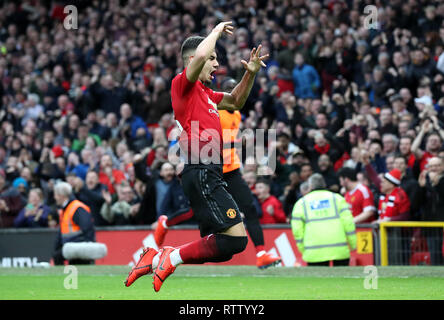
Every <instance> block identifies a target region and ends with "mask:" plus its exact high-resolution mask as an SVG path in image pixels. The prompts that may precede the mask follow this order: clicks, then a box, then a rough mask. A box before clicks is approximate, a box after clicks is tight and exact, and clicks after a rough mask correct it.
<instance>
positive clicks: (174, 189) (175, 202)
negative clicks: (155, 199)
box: [161, 179, 191, 218]
mask: <svg viewBox="0 0 444 320" xmlns="http://www.w3.org/2000/svg"><path fill="white" fill-rule="evenodd" d="M161 208H162V209H161V211H162V214H165V215H167V216H168V218H173V217H176V216H178V215H180V214H182V213H185V212H187V211H188V210H190V208H191V206H190V202H189V200H188V198H187V197H186V195H185V193H184V191H183V187H182V184H181V183H180V181H179V180H178V179H174V180H173V181H172V184H171V186H170V188H169V189H168V191H167V193H166V195H165V198H164V199H163V202H162V205H161Z"/></svg>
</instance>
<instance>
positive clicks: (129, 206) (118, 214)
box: [100, 182, 139, 225]
mask: <svg viewBox="0 0 444 320" xmlns="http://www.w3.org/2000/svg"><path fill="white" fill-rule="evenodd" d="M116 193H117V199H116V201H113V199H112V197H111V194H110V193H109V192H108V191H106V190H105V191H103V192H102V196H103V198H104V200H105V201H104V202H103V205H102V208H101V209H100V215H101V216H102V218H103V219H104V220H106V221H107V222H108V224H109V225H127V224H131V223H132V218H133V216H134V215H136V214H137V212H138V209H139V205H138V204H137V203H134V192H133V190H132V189H131V187H130V185H129V184H128V183H127V182H125V183H122V184H120V185H118V186H116Z"/></svg>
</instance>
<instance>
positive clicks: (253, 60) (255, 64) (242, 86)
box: [217, 45, 269, 110]
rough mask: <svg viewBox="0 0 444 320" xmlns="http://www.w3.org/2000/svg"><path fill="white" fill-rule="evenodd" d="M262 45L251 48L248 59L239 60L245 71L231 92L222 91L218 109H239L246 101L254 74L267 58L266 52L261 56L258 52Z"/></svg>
mask: <svg viewBox="0 0 444 320" xmlns="http://www.w3.org/2000/svg"><path fill="white" fill-rule="evenodd" d="M261 49H262V45H259V46H258V47H257V50H256V48H253V50H251V53H250V59H249V61H248V62H247V61H245V60H241V63H242V64H243V65H244V68H245V73H244V76H243V77H242V80H241V81H240V82H239V84H238V85H237V86H236V87H235V88H234V89H233V91H231V93H224V98H223V99H222V101H221V102H220V103H219V104H218V106H217V108H218V109H219V110H240V109H242V107H243V106H244V104H245V101H247V98H248V96H249V94H250V91H251V88H252V87H253V83H254V79H255V77H256V74H257V73H258V72H259V70H260V69H261V67H266V65H265V63H264V60H265V59H267V58H268V56H269V55H268V54H266V55H263V56H261V55H260V52H261Z"/></svg>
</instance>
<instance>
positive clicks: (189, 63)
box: [182, 21, 234, 82]
mask: <svg viewBox="0 0 444 320" xmlns="http://www.w3.org/2000/svg"><path fill="white" fill-rule="evenodd" d="M231 24H232V22H231V21H227V22H221V23H219V24H218V25H217V26H216V27H214V29H213V30H212V31H211V33H210V34H209V35H208V36H207V37H206V38H205V39H204V40H203V41H202V42H201V43H200V44H199V46H198V47H197V48H196V50H195V51H194V48H193V50H187V48H182V59H183V61H184V64H185V66H186V67H187V70H186V77H187V79H188V81H190V82H196V81H197V80H198V79H199V75H200V72H201V71H202V68H203V67H204V65H205V62H206V61H207V60H208V59H209V58H210V57H211V54H213V52H214V49H215V47H216V41H217V40H218V39H219V38H220V37H221V36H222V35H223V34H224V33H227V34H230V35H231V34H233V29H234V27H233V26H232V25H231Z"/></svg>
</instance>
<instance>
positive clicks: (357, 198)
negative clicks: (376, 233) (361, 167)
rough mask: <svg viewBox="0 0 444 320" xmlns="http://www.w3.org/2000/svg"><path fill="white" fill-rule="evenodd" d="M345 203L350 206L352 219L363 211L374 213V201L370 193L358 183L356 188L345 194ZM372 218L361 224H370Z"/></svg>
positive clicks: (364, 186)
mask: <svg viewBox="0 0 444 320" xmlns="http://www.w3.org/2000/svg"><path fill="white" fill-rule="evenodd" d="M344 198H345V201H347V203H348V204H349V205H350V207H351V212H352V214H353V217H356V216H358V215H359V214H361V213H362V212H364V211H367V210H374V211H376V207H375V201H374V197H373V193H372V191H371V190H370V189H369V188H368V187H367V186H366V185H363V184H362V183H359V184H358V185H357V186H356V188H354V189H353V190H351V191H347V192H346V193H345V196H344ZM373 220H374V218H369V219H367V220H366V221H363V222H362V223H370V222H372V221H373Z"/></svg>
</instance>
